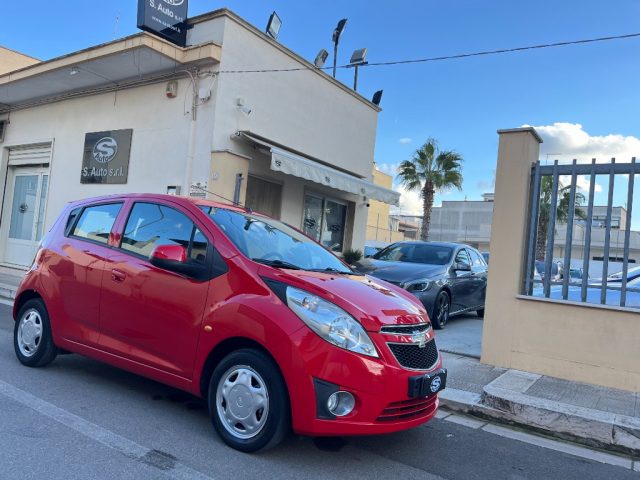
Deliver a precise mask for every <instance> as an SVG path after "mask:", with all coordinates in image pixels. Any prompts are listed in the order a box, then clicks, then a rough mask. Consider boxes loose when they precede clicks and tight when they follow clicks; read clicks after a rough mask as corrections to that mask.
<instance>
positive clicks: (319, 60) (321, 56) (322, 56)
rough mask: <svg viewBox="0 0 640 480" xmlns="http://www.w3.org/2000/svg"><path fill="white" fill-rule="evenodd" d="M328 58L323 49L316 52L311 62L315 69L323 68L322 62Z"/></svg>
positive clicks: (327, 53)
mask: <svg viewBox="0 0 640 480" xmlns="http://www.w3.org/2000/svg"><path fill="white" fill-rule="evenodd" d="M327 58H329V52H327V51H326V50H325V49H324V48H323V49H322V50H320V51H319V52H318V55H316V59H315V60H314V61H313V64H314V65H315V66H316V67H317V68H322V67H323V66H324V62H326V61H327Z"/></svg>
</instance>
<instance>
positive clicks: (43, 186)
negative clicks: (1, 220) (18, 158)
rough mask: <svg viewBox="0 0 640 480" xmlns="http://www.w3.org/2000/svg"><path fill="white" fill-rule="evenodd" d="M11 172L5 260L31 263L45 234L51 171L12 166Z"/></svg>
mask: <svg viewBox="0 0 640 480" xmlns="http://www.w3.org/2000/svg"><path fill="white" fill-rule="evenodd" d="M9 174H10V183H9V185H10V188H11V191H10V192H7V194H8V196H9V198H10V202H9V204H8V205H7V209H6V210H5V211H6V212H8V215H9V219H8V220H9V229H8V232H7V233H6V243H5V255H4V261H5V262H6V263H11V264H15V265H21V266H29V265H30V263H31V261H32V260H33V257H34V255H35V253H36V249H37V248H38V242H40V239H41V238H42V231H43V228H44V213H45V205H46V198H47V190H48V187H49V174H48V172H47V171H46V170H44V169H41V168H32V167H22V168H20V167H11V168H10V170H9Z"/></svg>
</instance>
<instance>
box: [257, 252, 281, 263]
mask: <svg viewBox="0 0 640 480" xmlns="http://www.w3.org/2000/svg"><path fill="white" fill-rule="evenodd" d="M269 257H273V258H269ZM262 259H263V260H280V261H284V257H283V256H282V255H280V254H279V253H278V252H267V253H265V254H264V255H263V256H262Z"/></svg>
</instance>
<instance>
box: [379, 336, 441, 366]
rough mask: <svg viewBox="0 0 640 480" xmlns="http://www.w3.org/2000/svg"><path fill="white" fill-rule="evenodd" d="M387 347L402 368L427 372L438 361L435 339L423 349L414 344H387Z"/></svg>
mask: <svg viewBox="0 0 640 480" xmlns="http://www.w3.org/2000/svg"><path fill="white" fill-rule="evenodd" d="M387 345H388V346H389V349H390V350H391V353H393V356H394V357H396V360H398V363H399V364H400V365H402V366H403V367H404V368H410V369H411V370H429V369H430V368H432V367H433V366H434V365H435V364H436V362H437V361H438V347H437V346H436V340H435V339H433V340H431V341H430V342H427V344H426V345H425V346H424V347H423V348H420V346H419V345H417V344H414V343H387Z"/></svg>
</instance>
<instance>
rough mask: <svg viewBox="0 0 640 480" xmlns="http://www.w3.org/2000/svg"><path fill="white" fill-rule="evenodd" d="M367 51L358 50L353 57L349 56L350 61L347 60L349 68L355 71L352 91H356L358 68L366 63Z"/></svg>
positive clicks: (363, 49) (364, 49)
mask: <svg viewBox="0 0 640 480" xmlns="http://www.w3.org/2000/svg"><path fill="white" fill-rule="evenodd" d="M366 58H367V49H366V48H359V49H358V50H356V51H355V52H353V55H351V60H349V67H353V68H354V69H355V74H354V76H353V90H354V91H356V92H357V91H358V67H360V66H362V65H366V64H367V61H366V60H365V59H366Z"/></svg>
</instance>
